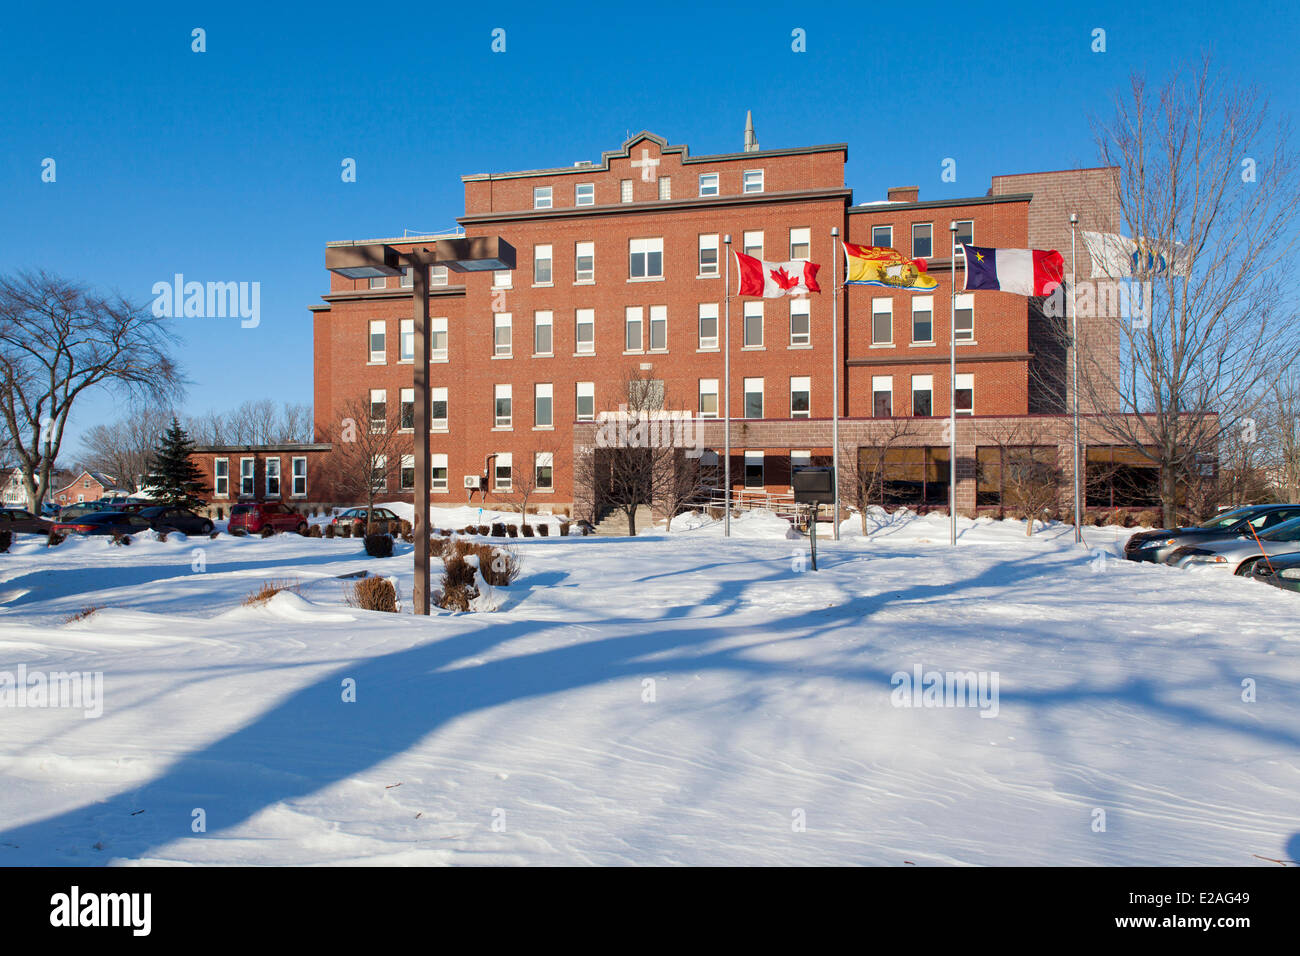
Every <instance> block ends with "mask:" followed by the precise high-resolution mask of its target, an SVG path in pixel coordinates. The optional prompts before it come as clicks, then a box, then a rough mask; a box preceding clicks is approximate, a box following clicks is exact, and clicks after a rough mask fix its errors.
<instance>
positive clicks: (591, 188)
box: [573, 183, 596, 206]
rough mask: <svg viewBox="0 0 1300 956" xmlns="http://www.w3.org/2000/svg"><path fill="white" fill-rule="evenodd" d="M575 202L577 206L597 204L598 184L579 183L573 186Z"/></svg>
mask: <svg viewBox="0 0 1300 956" xmlns="http://www.w3.org/2000/svg"><path fill="white" fill-rule="evenodd" d="M573 204H574V205H575V206H594V205H596V184H595V183H578V184H577V185H576V186H574V187H573Z"/></svg>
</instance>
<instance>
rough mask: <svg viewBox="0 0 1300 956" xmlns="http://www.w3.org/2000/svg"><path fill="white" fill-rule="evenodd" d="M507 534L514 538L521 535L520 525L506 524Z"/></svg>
mask: <svg viewBox="0 0 1300 956" xmlns="http://www.w3.org/2000/svg"><path fill="white" fill-rule="evenodd" d="M506 534H507V535H509V536H510V537H512V538H517V537H519V526H518V525H513V524H508V525H506Z"/></svg>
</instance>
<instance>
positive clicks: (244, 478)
mask: <svg viewBox="0 0 1300 956" xmlns="http://www.w3.org/2000/svg"><path fill="white" fill-rule="evenodd" d="M256 467H257V465H256V462H254V460H253V459H252V458H241V459H239V496H240V497H241V498H251V497H252V496H253V494H254V492H255V491H256V488H255V487H254V485H253V475H254V473H255V471H256Z"/></svg>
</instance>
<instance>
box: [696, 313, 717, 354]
mask: <svg viewBox="0 0 1300 956" xmlns="http://www.w3.org/2000/svg"><path fill="white" fill-rule="evenodd" d="M717 347H718V303H716V302H701V303H700V348H702V349H716V348H717Z"/></svg>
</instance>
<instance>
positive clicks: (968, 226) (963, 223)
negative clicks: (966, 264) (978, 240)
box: [952, 219, 975, 259]
mask: <svg viewBox="0 0 1300 956" xmlns="http://www.w3.org/2000/svg"><path fill="white" fill-rule="evenodd" d="M953 242H954V243H956V245H955V246H954V247H953V250H952V257H953V258H954V259H965V258H966V250H965V249H963V248H962V244H963V243H965V244H966V245H974V243H975V223H974V221H973V220H971V219H959V220H957V237H956V238H955V239H954V240H953Z"/></svg>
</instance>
